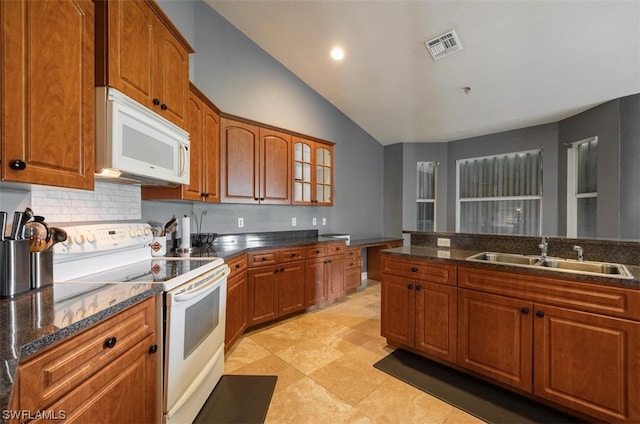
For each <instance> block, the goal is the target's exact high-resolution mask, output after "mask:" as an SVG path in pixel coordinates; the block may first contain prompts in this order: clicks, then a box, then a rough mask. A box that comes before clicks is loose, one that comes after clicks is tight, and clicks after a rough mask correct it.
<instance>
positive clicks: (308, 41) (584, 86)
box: [205, 0, 640, 145]
mask: <svg viewBox="0 0 640 424" xmlns="http://www.w3.org/2000/svg"><path fill="white" fill-rule="evenodd" d="M205 2H206V3H207V4H208V5H210V6H211V7H212V8H213V9H215V10H216V11H217V12H218V13H219V14H221V15H222V16H223V17H224V18H225V19H227V20H228V21H229V22H230V23H231V24H232V25H234V26H235V27H237V28H238V29H239V30H240V31H242V32H243V33H244V34H245V35H246V36H248V37H249V38H250V39H252V40H253V41H254V42H255V43H256V44H258V45H259V46H260V47H262V48H263V49H264V50H265V51H266V52H268V53H269V54H270V55H271V56H273V57H274V58H275V59H276V60H277V61H279V62H280V63H282V64H283V65H284V66H285V67H286V68H288V69H289V70H290V71H291V72H293V73H294V74H295V75H297V76H298V77H299V78H300V79H301V80H303V81H304V82H305V83H307V84H308V85H309V86H310V87H311V88H313V89H314V90H315V91H317V92H318V93H319V94H320V95H321V96H323V97H324V98H326V99H327V100H329V101H330V102H331V103H332V104H333V105H334V106H335V107H337V108H338V109H340V110H341V111H342V112H343V113H344V114H346V115H347V116H348V117H349V118H351V119H352V120H353V121H354V122H356V123H357V124H358V125H359V126H361V127H362V128H363V129H364V130H365V131H367V132H368V133H369V134H371V135H372V136H373V137H374V138H375V139H377V140H378V141H379V142H380V143H382V144H383V145H387V144H393V143H398V142H441V141H450V140H456V139H462V138H468V137H472V136H478V135H484V134H490V133H494V132H500V131H505V130H510V129H516V128H523V127H528V126H532V125H538V124H543V123H549V122H556V121H559V120H561V119H564V118H566V117H568V116H571V115H574V114H576V113H579V112H581V111H583V110H586V109H588V108H590V107H593V106H595V105H597V104H600V103H603V102H606V101H608V100H611V99H615V98H618V97H623V96H626V95H630V94H635V93H639V92H640V1H618V0H603V1H596V0H594V1H579V0H576V1H570V0H563V1H560V0H547V1H542V0H520V1H484V0H474V1H455V0H452V1H445V0H441V1H432V0H428V1H424V0H423V1H418V0H414V1H405V0H352V1H343V0H305V1H301V0H290V1H282V0H233V1H229V0H205ZM450 30H455V31H456V33H457V35H458V38H459V41H460V44H461V46H462V50H460V51H458V52H456V53H454V54H451V55H449V56H447V57H444V58H442V59H440V60H437V61H435V60H434V59H432V57H431V56H430V54H429V52H428V51H427V48H426V46H425V44H424V43H425V42H426V41H428V40H431V39H433V38H435V37H437V36H439V35H441V34H444V33H446V32H448V31H450ZM334 46H341V47H342V48H343V49H344V51H345V58H344V59H343V60H342V61H340V62H336V61H334V60H333V59H331V58H330V56H329V51H330V49H331V48H333V47H334ZM465 87H469V88H470V89H469V90H465ZM639 119H640V117H639Z"/></svg>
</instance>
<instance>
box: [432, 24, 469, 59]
mask: <svg viewBox="0 0 640 424" xmlns="http://www.w3.org/2000/svg"><path fill="white" fill-rule="evenodd" d="M424 44H425V45H426V46H427V49H428V50H429V53H431V56H432V57H433V59H434V60H438V59H442V58H443V57H445V56H449V55H450V54H453V53H455V52H457V51H460V50H462V44H460V40H459V39H458V36H457V35H456V31H455V30H451V31H449V32H447V33H446V34H442V35H440V36H438V37H436V38H434V39H432V40H429V41H427V42H426V43H424Z"/></svg>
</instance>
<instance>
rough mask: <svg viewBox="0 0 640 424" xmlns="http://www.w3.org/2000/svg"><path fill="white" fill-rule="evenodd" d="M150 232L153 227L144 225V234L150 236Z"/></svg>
mask: <svg viewBox="0 0 640 424" xmlns="http://www.w3.org/2000/svg"><path fill="white" fill-rule="evenodd" d="M149 234H151V228H149V227H144V235H145V236H148V235H149Z"/></svg>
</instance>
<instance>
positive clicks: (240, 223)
mask: <svg viewBox="0 0 640 424" xmlns="http://www.w3.org/2000/svg"><path fill="white" fill-rule="evenodd" d="M242 227H244V218H238V228H242Z"/></svg>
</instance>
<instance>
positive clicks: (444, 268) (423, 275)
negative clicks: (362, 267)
mask: <svg viewBox="0 0 640 424" xmlns="http://www.w3.org/2000/svg"><path fill="white" fill-rule="evenodd" d="M382 272H383V273H385V274H391V275H397V276H400V277H405V278H412V279H417V280H421V281H428V282H430V283H438V284H449V285H452V286H455V285H456V279H457V276H456V267H455V266H453V265H446V264H443V263H439V262H430V261H425V260H422V259H401V258H396V257H390V256H383V257H382Z"/></svg>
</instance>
